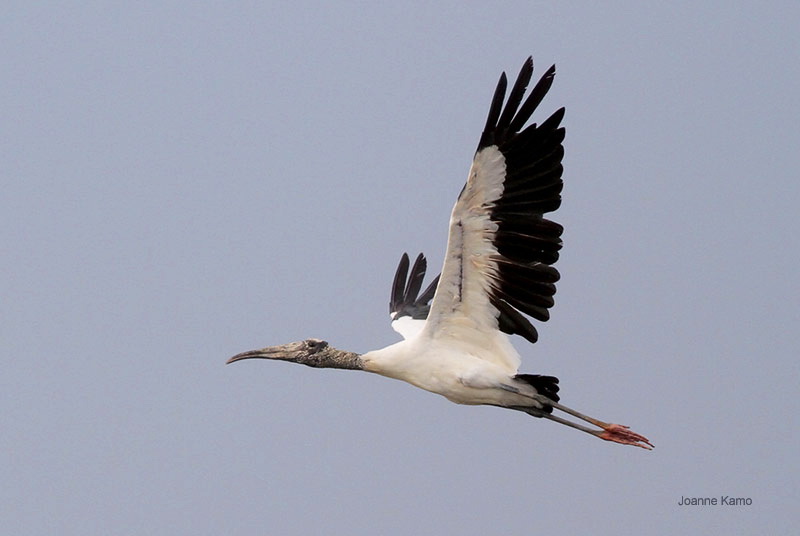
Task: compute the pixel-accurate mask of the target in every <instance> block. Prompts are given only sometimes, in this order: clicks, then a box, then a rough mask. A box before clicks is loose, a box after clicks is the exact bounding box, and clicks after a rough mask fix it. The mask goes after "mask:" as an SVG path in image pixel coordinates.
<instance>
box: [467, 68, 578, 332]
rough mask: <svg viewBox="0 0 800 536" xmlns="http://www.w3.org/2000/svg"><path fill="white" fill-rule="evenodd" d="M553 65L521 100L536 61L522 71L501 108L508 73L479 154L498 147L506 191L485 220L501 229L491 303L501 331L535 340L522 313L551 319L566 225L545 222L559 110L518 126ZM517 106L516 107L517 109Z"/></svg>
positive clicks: (557, 164) (557, 190)
mask: <svg viewBox="0 0 800 536" xmlns="http://www.w3.org/2000/svg"><path fill="white" fill-rule="evenodd" d="M555 72H556V69H555V65H553V66H552V67H550V68H549V69H548V70H547V71H546V72H545V73H544V75H543V76H542V77H541V79H540V80H539V81H538V82H537V83H536V85H535V86H534V88H533V90H532V91H531V92H530V94H529V95H528V97H527V98H526V99H525V101H524V102H523V101H522V98H523V96H524V94H525V89H526V88H527V86H528V83H529V82H530V80H531V77H532V75H533V59H532V58H531V57H529V58H528V59H527V60H526V61H525V63H524V64H523V66H522V69H521V70H520V73H519V76H518V77H517V80H516V82H515V83H514V87H513V88H512V89H511V93H510V94H509V97H508V100H507V101H506V104H505V107H504V106H503V99H504V97H505V90H506V85H507V81H506V76H505V73H503V74H502V75H501V76H500V80H499V82H498V84H497V88H496V89H495V93H494V97H493V98H492V104H491V107H490V109H489V115H488V117H487V121H486V126H485V128H484V131H483V134H482V135H481V139H480V143H479V145H478V152H480V150H481V149H483V148H486V147H490V146H497V148H498V149H499V150H500V152H501V153H502V154H503V156H504V157H505V160H506V177H505V180H504V183H503V193H502V195H501V196H500V198H499V199H498V200H497V201H495V203H494V206H493V207H492V209H491V212H490V218H491V220H492V221H494V222H496V223H497V225H498V228H497V231H496V232H495V235H494V238H493V243H494V246H495V247H496V249H497V251H498V255H497V256H496V259H495V260H496V261H497V266H498V270H497V273H496V274H492V277H491V279H492V289H491V303H492V305H493V306H494V307H495V308H496V309H497V310H498V311H499V317H498V324H499V326H498V327H499V328H500V330H502V331H503V332H504V333H507V334H509V335H515V334H516V335H521V336H522V337H524V338H525V339H527V340H528V341H530V342H532V343H533V342H536V340H537V339H538V334H537V332H536V329H535V328H534V327H533V325H531V323H530V321H529V320H528V319H527V318H525V317H524V316H523V315H522V314H520V313H524V314H526V315H528V316H531V317H533V318H535V319H536V320H539V321H542V322H545V321H547V320H548V319H549V318H550V312H549V309H550V308H551V307H552V306H553V304H554V300H553V296H554V295H555V292H556V287H555V283H556V281H558V279H559V277H560V275H559V273H558V270H556V269H555V268H553V266H552V265H553V264H555V262H556V261H557V260H558V255H559V250H560V249H561V246H562V242H561V234H562V232H563V230H564V228H563V227H562V226H561V225H559V224H558V223H555V222H553V221H550V220H548V219H545V218H544V217H543V215H544V214H546V213H548V212H552V211H554V210H556V209H557V208H558V207H559V206H560V205H561V190H562V187H563V182H562V179H561V174H562V171H563V167H562V165H561V160H562V158H563V157H564V147H563V145H562V142H563V140H564V136H565V129H564V127H561V126H560V123H561V120H562V119H563V117H564V108H560V109H558V110H557V111H556V112H554V113H553V114H552V115H551V116H550V117H549V118H548V119H546V120H545V121H544V122H543V123H542V124H541V125H538V126H537V125H536V123H532V124H530V125H529V126H527V127H525V128H524V129H523V128H522V127H523V126H524V125H525V123H526V122H527V121H528V120H529V119H530V117H531V115H532V114H533V112H534V111H535V110H536V108H537V106H538V105H539V104H540V103H541V101H542V99H543V98H544V96H545V95H546V94H547V91H548V90H549V89H550V86H551V85H552V83H553V77H554V76H555ZM520 104H521V105H520Z"/></svg>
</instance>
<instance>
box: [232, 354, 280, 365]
mask: <svg viewBox="0 0 800 536" xmlns="http://www.w3.org/2000/svg"><path fill="white" fill-rule="evenodd" d="M269 357H271V356H268V355H265V354H264V351H263V350H248V351H247V352H242V353H241V354H236V355H235V356H233V357H232V358H230V359H228V360H227V361H225V364H226V365H230V364H231V363H235V362H236V361H241V360H242V359H269Z"/></svg>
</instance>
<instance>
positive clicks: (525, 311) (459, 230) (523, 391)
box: [228, 58, 653, 449]
mask: <svg viewBox="0 0 800 536" xmlns="http://www.w3.org/2000/svg"><path fill="white" fill-rule="evenodd" d="M532 75H533V60H532V58H528V59H527V60H526V61H525V63H524V64H523V66H522V69H521V71H520V73H519V76H518V77H517V80H516V83H515V84H514V86H513V88H512V89H511V92H510V93H509V96H508V100H506V101H505V106H504V105H503V101H504V99H505V94H506V86H507V80H506V74H505V73H503V74H502V75H501V76H500V81H499V82H498V84H497V88H496V89H495V92H494V96H493V98H492V102H491V106H490V108H489V116H488V118H487V120H486V126H485V128H484V130H483V134H482V135H481V137H480V142H479V144H478V149H477V151H476V153H475V157H474V159H473V161H472V167H471V168H470V171H469V176H468V178H467V182H466V184H465V186H464V188H463V189H462V190H461V194H460V195H459V196H458V200H457V201H456V204H455V207H454V208H453V211H452V214H451V216H450V230H449V237H448V243H447V253H446V255H445V261H444V266H443V268H442V272H441V274H440V276H439V277H437V278H436V279H435V280H434V281H433V283H432V284H431V285H430V286H429V287H427V289H426V290H425V291H423V292H422V293H421V294H420V289H421V288H422V282H423V279H424V277H425V271H426V261H425V258H424V256H422V255H420V256H419V257H417V260H416V262H415V263H414V265H413V267H412V268H411V272H410V274H409V271H408V270H409V264H410V262H409V258H408V255H406V254H403V256H402V258H401V260H400V264H399V266H398V268H397V272H396V274H395V278H394V283H393V285H392V291H391V299H390V312H391V318H392V326H393V327H394V328H395V330H396V331H398V332H399V333H400V334H401V335H403V337H404V340H402V341H400V342H398V343H395V344H392V345H390V346H387V347H386V348H382V349H380V350H374V351H371V352H367V353H365V354H357V353H354V352H346V351H342V350H337V349H335V348H333V347H332V346H330V345H329V344H328V343H327V342H325V341H322V340H319V339H308V340H305V341H299V342H293V343H289V344H284V345H281V346H271V347H267V348H262V349H260V350H252V351H248V352H243V353H240V354H238V355H235V356H233V357H231V358H230V359H229V360H228V363H233V362H235V361H241V360H243V359H253V358H259V359H277V360H281V361H289V362H292V363H300V364H303V365H307V366H310V367H317V368H340V369H352V370H365V371H367V372H373V373H376V374H380V375H383V376H388V377H389V378H395V379H398V380H403V381H405V382H408V383H410V384H412V385H415V386H417V387H420V388H422V389H425V390H427V391H431V392H434V393H437V394H440V395H442V396H444V397H445V398H447V399H448V400H451V401H452V402H455V403H457V404H475V405H477V404H486V405H492V406H500V407H503V408H510V409H514V410H519V411H523V412H525V413H528V414H529V415H532V416H534V417H543V418H545V419H549V420H552V421H555V422H558V423H561V424H565V425H567V426H570V427H572V428H576V429H578V430H582V431H584V432H587V433H590V434H592V435H594V436H595V437H599V438H601V439H604V440H607V441H612V442H616V443H621V444H624V445H634V446H637V447H642V448H646V449H650V448H652V446H653V445H652V444H651V443H650V442H649V441H648V440H647V438H645V437H644V436H642V435H639V434H637V433H634V432H632V431H631V430H629V429H628V427H626V426H622V425H619V424H611V423H606V422H603V421H600V420H597V419H594V418H591V417H589V416H587V415H584V414H582V413H579V412H577V411H575V410H572V409H570V408H568V407H566V406H563V405H561V404H560V403H559V396H558V390H559V386H558V379H557V378H555V377H553V376H543V375H536V374H519V373H518V372H517V369H518V367H519V365H520V356H519V354H518V353H517V352H516V350H515V349H514V347H513V346H512V345H511V342H510V340H509V337H508V335H515V334H516V335H520V336H522V337H524V338H525V339H527V340H528V341H530V342H532V343H533V342H536V339H537V332H536V329H535V328H534V327H533V326H532V325H531V323H530V321H529V320H528V319H527V318H526V316H524V315H528V316H530V317H532V318H534V319H536V320H539V321H546V320H547V319H548V318H549V311H548V310H549V308H550V307H552V305H553V295H554V294H555V292H556V287H555V283H556V281H557V280H558V279H559V273H558V271H557V270H556V269H555V268H553V266H552V265H553V264H554V263H555V262H556V260H557V259H558V252H559V250H560V249H561V238H560V237H561V233H562V230H563V228H562V227H561V225H559V224H557V223H555V222H552V221H550V220H548V219H545V218H544V217H543V215H544V214H545V213H548V212H552V211H554V210H556V209H557V208H558V207H559V205H560V204H561V189H562V180H561V172H562V166H561V159H562V157H563V155H564V149H563V146H562V141H563V140H564V132H565V131H564V128H563V127H561V126H560V123H561V120H562V118H563V117H564V108H561V109H559V110H557V111H556V112H555V113H553V114H552V115H551V116H550V117H549V118H548V119H546V120H545V121H544V122H542V123H541V124H540V125H536V124H535V123H533V124H531V125H529V126H527V127H526V126H525V124H526V123H527V122H528V119H529V118H530V117H531V115H532V114H533V112H534V110H536V108H537V107H538V105H539V104H540V102H541V101H542V99H543V97H544V96H545V94H546V93H547V91H548V90H549V89H550V86H551V85H552V82H553V77H554V76H555V66H552V67H550V69H548V70H547V71H546V72H545V73H544V75H543V76H542V78H541V79H540V80H539V82H538V83H537V84H536V85H535V86H534V88H533V90H532V91H531V92H530V94H529V95H528V97H527V98H526V99H525V100H524V102H523V97H524V95H525V92H526V89H527V86H528V83H529V82H530V80H531V76H532ZM431 300H432V302H431ZM553 410H558V411H561V412H564V413H566V414H568V415H572V416H573V417H576V418H577V419H579V420H582V421H584V422H587V423H589V424H592V425H594V426H596V427H597V428H598V429H594V428H589V427H587V426H585V425H582V424H579V423H577V422H574V421H571V420H567V419H565V418H562V417H560V416H558V415H554V414H553Z"/></svg>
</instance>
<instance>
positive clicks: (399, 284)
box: [389, 253, 439, 320]
mask: <svg viewBox="0 0 800 536" xmlns="http://www.w3.org/2000/svg"><path fill="white" fill-rule="evenodd" d="M409 264H410V261H409V258H408V253H403V256H402V257H400V263H399V264H398V265H397V271H396V272H395V274H394V282H393V283H392V293H391V296H390V298H389V314H391V315H392V320H397V319H398V318H400V317H402V316H410V317H411V318H413V319H415V320H425V319H427V318H428V313H429V312H430V310H431V306H430V301H431V300H432V299H433V295H434V293H435V292H436V285H437V284H438V283H439V276H438V275H437V276H436V277H435V278H434V280H433V281H432V282H431V284H430V285H428V287H427V288H426V289H425V290H424V291H423V292H422V294H420V292H419V291H420V289H421V288H422V281H423V280H424V279H425V272H426V271H427V269H428V261H427V260H426V259H425V255H423V254H422V253H420V254H419V255H417V259H416V260H415V261H414V266H413V267H411V273H410V274H409V272H408V267H409Z"/></svg>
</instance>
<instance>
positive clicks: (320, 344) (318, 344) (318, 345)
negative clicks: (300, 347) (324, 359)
mask: <svg viewBox="0 0 800 536" xmlns="http://www.w3.org/2000/svg"><path fill="white" fill-rule="evenodd" d="M326 345H327V343H326V342H325V341H320V340H317V339H308V340H307V341H306V347H307V348H308V349H309V350H312V351H317V350H322V349H323V348H325V346H326Z"/></svg>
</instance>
